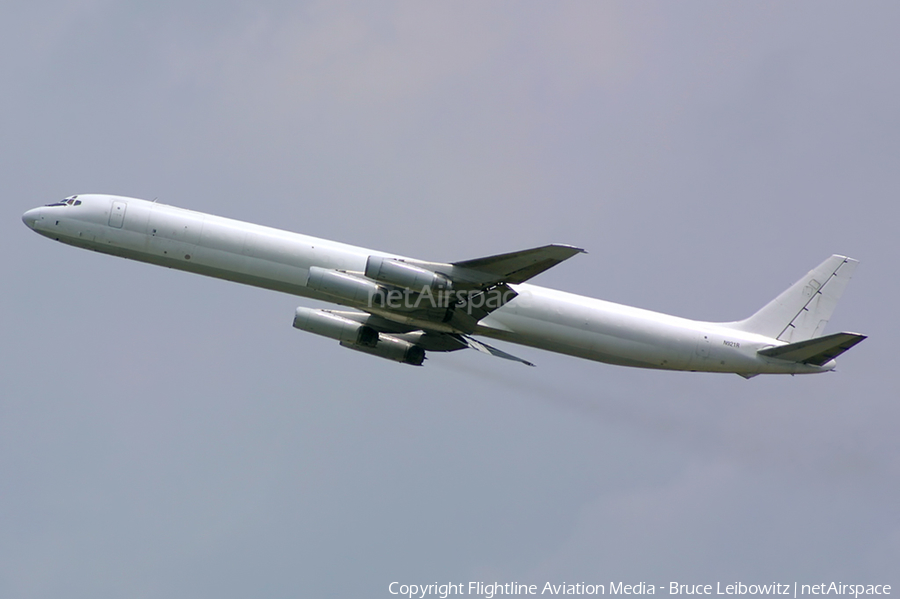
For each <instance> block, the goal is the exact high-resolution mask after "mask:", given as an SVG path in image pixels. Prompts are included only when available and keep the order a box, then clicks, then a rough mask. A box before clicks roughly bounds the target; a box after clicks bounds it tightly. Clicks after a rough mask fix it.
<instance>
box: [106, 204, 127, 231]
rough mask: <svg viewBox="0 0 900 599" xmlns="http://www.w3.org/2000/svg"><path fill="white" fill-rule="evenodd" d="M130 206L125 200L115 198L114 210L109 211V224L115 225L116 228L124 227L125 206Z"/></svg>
mask: <svg viewBox="0 0 900 599" xmlns="http://www.w3.org/2000/svg"><path fill="white" fill-rule="evenodd" d="M127 206H128V204H126V203H125V202H122V201H120V200H113V203H112V210H110V211H109V226H110V227H115V228H116V229H121V228H122V223H124V222H125V208H126V207H127Z"/></svg>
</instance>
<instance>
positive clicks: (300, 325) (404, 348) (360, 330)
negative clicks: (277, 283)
mask: <svg viewBox="0 0 900 599" xmlns="http://www.w3.org/2000/svg"><path fill="white" fill-rule="evenodd" d="M294 328H297V329H300V330H301V331H307V332H309V333H314V334H316V335H322V336H323V337H328V338H330V339H337V340H338V341H340V342H341V345H342V346H344V347H347V348H350V349H355V350H356V351H361V352H364V353H367V354H371V355H373V356H378V357H379V358H386V359H388V360H393V361H395V362H401V363H403V364H412V365H413V366H421V365H422V362H424V361H425V350H424V349H422V348H421V347H419V346H418V345H416V344H415V343H411V342H409V341H407V340H405V339H399V338H397V337H394V336H392V335H388V334H386V333H379V332H378V331H376V330H375V329H373V328H372V327H370V326H367V325H365V324H363V323H361V322H357V321H355V320H351V319H349V318H345V317H343V316H341V315H340V314H335V313H333V312H329V311H327V310H313V309H312V308H304V307H303V306H300V307H298V308H297V311H296V313H295V314H294Z"/></svg>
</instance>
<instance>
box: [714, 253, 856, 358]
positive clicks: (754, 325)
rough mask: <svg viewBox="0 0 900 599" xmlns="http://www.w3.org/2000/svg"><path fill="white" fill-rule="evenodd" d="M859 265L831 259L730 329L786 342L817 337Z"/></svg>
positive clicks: (841, 258)
mask: <svg viewBox="0 0 900 599" xmlns="http://www.w3.org/2000/svg"><path fill="white" fill-rule="evenodd" d="M858 263H859V262H858V261H857V260H854V259H852V258H847V257H846V256H838V255H834V256H831V257H830V258H828V259H827V260H825V261H824V262H822V264H820V265H819V266H817V267H815V268H814V269H812V270H811V271H809V272H808V273H807V274H806V276H804V277H803V278H802V279H800V280H799V281H797V282H796V283H794V284H793V285H791V286H790V287H789V288H788V289H787V290H786V291H784V292H783V293H782V294H781V295H779V296H778V297H776V298H775V299H774V300H772V301H771V302H769V303H768V304H766V305H765V306H764V307H763V308H762V309H761V310H759V311H758V312H757V313H756V314H754V315H753V316H751V317H750V318H747V319H745V320H742V321H739V322H735V323H733V324H732V325H731V326H733V327H734V328H736V329H739V330H742V331H748V332H752V333H758V334H760V335H765V336H767V337H772V338H775V339H778V340H780V341H786V342H788V343H793V342H798V341H805V340H807V339H812V338H813V337H819V336H821V334H822V331H823V330H824V329H825V325H826V324H828V320H829V319H830V318H831V314H832V312H834V308H835V306H837V302H838V300H839V299H840V297H841V294H842V293H843V292H844V288H846V287H847V283H848V282H849V281H850V277H851V276H852V275H853V271H854V270H855V269H856V265H857V264H858Z"/></svg>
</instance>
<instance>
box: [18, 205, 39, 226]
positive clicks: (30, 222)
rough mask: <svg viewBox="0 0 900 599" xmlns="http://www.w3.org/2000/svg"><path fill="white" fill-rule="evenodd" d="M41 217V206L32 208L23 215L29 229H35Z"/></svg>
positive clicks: (23, 220)
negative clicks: (35, 224)
mask: <svg viewBox="0 0 900 599" xmlns="http://www.w3.org/2000/svg"><path fill="white" fill-rule="evenodd" d="M40 217H41V209H40V208H32V209H31V210H29V211H28V212H26V213H25V214H23V215H22V222H23V223H25V225H26V226H27V227H28V228H29V229H34V223H35V222H37V220H38V219H39V218H40Z"/></svg>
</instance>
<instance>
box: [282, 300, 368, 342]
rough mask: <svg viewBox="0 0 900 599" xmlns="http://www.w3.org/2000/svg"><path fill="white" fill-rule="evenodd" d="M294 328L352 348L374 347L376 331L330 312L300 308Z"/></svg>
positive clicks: (295, 316)
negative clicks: (334, 340)
mask: <svg viewBox="0 0 900 599" xmlns="http://www.w3.org/2000/svg"><path fill="white" fill-rule="evenodd" d="M294 328H297V329H300V330H301V331H307V332H309V333H314V334H316V335H322V336H323V337H329V338H331V339H337V340H338V341H340V342H341V343H347V344H350V345H352V346H360V347H375V346H376V345H377V344H378V331H376V330H375V329H373V328H372V327H368V326H366V325H364V324H362V323H359V322H356V321H355V320H350V319H349V318H344V317H343V316H340V315H338V314H334V313H332V312H326V311H324V310H313V309H312V308H304V307H303V306H300V307H299V308H297V312H296V313H295V314H294Z"/></svg>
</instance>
